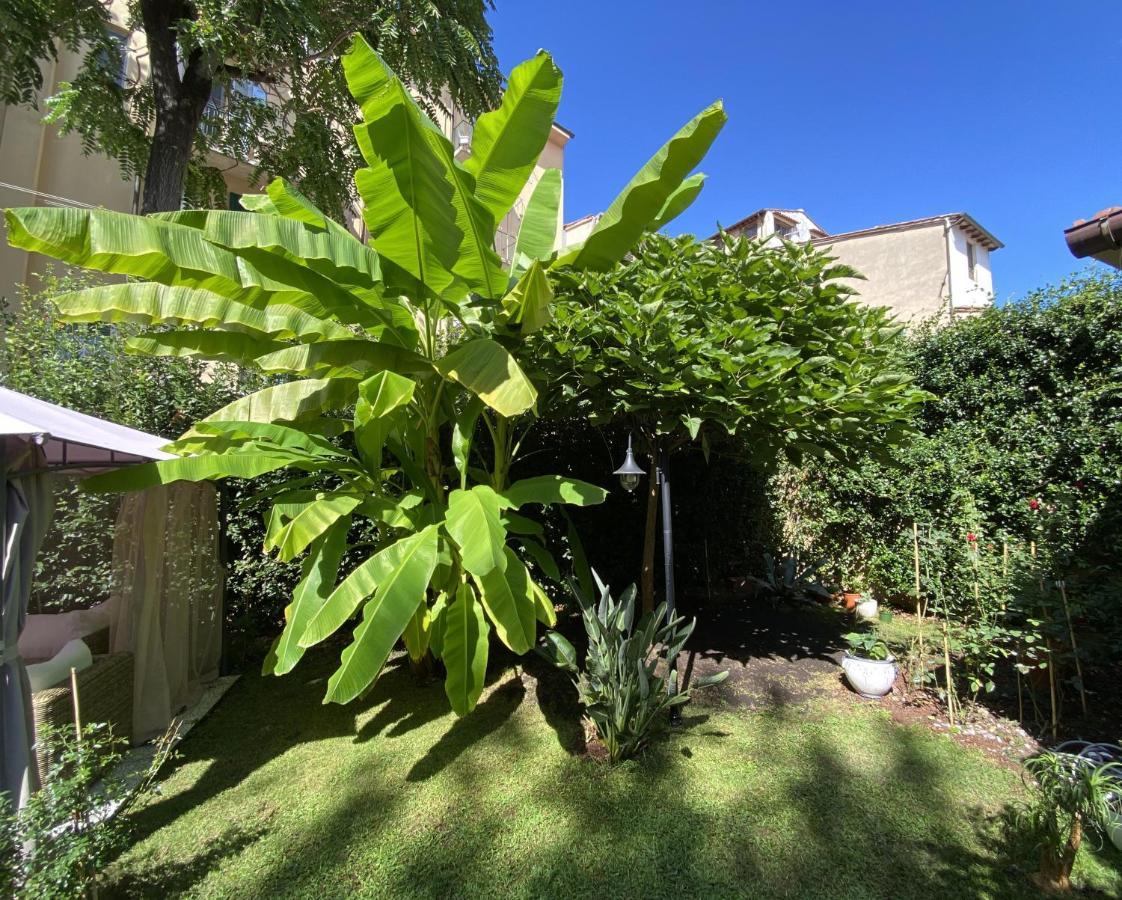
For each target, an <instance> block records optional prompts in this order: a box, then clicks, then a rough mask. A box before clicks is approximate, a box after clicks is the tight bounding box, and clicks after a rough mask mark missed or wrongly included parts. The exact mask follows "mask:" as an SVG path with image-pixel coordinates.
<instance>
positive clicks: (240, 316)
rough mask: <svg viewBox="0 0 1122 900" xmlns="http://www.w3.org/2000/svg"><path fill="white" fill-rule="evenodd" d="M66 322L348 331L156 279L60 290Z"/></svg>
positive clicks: (259, 333) (283, 335) (305, 336)
mask: <svg viewBox="0 0 1122 900" xmlns="http://www.w3.org/2000/svg"><path fill="white" fill-rule="evenodd" d="M52 302H53V303H54V304H55V306H56V307H57V308H58V311H59V313H61V314H62V316H63V317H64V318H65V319H66V321H68V322H111V323H119V322H129V323H132V324H134V325H198V326H200V327H202V328H208V329H211V330H214V331H232V332H237V333H241V334H248V335H251V336H253V337H257V338H273V339H275V340H281V341H288V340H302V341H315V340H327V339H332V338H347V337H351V334H352V332H351V330H350V329H349V328H346V327H344V326H342V325H338V324H336V323H335V322H331V321H328V320H327V319H317V318H316V317H315V316H312V315H309V314H308V313H306V312H303V311H301V310H299V309H296V307H294V306H285V305H283V304H279V303H277V304H271V305H269V306H267V307H266V308H265V309H256V308H255V307H252V306H247V305H246V304H244V303H238V302H237V301H234V300H231V299H229V298H228V297H223V296H221V295H219V294H214V293H211V292H210V291H205V290H200V289H198V288H190V287H183V286H181V285H177V286H174V287H169V286H168V285H163V284H157V283H155V282H144V283H130V284H106V285H101V286H99V287H93V288H87V289H85V290H81V291H73V292H71V293H68V294H60V295H59V296H57V297H55V298H54V300H53V301H52Z"/></svg>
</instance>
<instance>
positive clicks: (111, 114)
mask: <svg viewBox="0 0 1122 900" xmlns="http://www.w3.org/2000/svg"><path fill="white" fill-rule="evenodd" d="M491 8H493V4H492V2H491V0H279V2H268V3H266V2H264V0H131V2H130V3H129V19H130V22H129V25H130V27H132V28H138V29H142V30H143V31H144V33H145V34H146V36H147V40H148V52H147V57H146V60H147V65H148V66H149V67H150V72H149V75H148V77H145V78H141V79H135V78H131V79H126V78H123V77H122V66H121V55H120V54H121V49H120V47H119V45H118V43H117V42H116V40H115V39H114V38H113V37H112V36H111V35H110V33H109V31H108V24H109V13H108V4H107V3H105V2H103V0H46V2H44V0H15V2H14V3H5V4H3V8H2V9H0V101H2V102H4V103H10V104H30V103H34V101H35V95H36V92H37V91H39V90H41V89H42V86H43V78H42V72H41V69H40V64H41V63H42V62H43V61H44V60H48V59H52V58H55V57H56V55H57V52H58V48H59V46H64V47H68V48H70V49H72V50H78V49H84V50H85V56H84V59H83V62H82V66H81V69H80V71H79V73H78V75H77V76H76V77H75V78H74V80H73V81H71V82H65V83H63V84H61V85H60V89H59V91H58V93H57V94H55V95H53V96H52V97H49V98H48V99H47V106H48V107H49V109H50V113H49V116H48V118H49V120H50V121H52V122H54V123H55V124H57V125H58V126H59V127H60V128H61V129H62V131H63V132H64V133H66V132H76V133H78V134H80V135H81V136H82V139H83V143H84V146H85V148H86V151H87V152H89V153H93V152H101V153H105V154H107V155H108V156H111V157H113V158H115V159H117V160H118V161H119V162H120V164H121V171H122V174H123V175H124V176H125V177H128V178H131V177H133V176H137V175H140V176H143V179H144V194H143V206H142V211H143V212H146V213H147V212H158V211H166V210H174V209H179V208H180V206H181V204H182V200H183V198H184V196H186V198H187V201H188V203H189V204H190V205H196V206H198V205H225V192H226V187H225V184H224V182H223V180H222V175H221V172H220V171H219V170H218V169H217V168H215V167H214V166H213V165H211V164H210V163H209V162H208V154H209V152H210V151H211V150H218V151H219V152H221V153H222V154H223V155H226V156H229V157H231V158H233V159H235V160H238V161H241V162H251V163H252V164H253V166H254V168H255V171H256V172H257V173H258V174H268V175H269V176H277V175H280V176H284V177H286V178H289V179H291V180H293V181H296V182H298V183H299V184H300V185H301V189H302V190H303V192H304V193H305V194H306V195H307V196H308V197H310V198H311V199H312V200H313V201H315V202H316V203H317V204H318V205H319V206H320V207H321V208H323V209H325V210H326V211H328V212H330V213H333V214H335V215H341V214H342V212H343V210H344V209H345V208H346V206H347V205H348V203H349V202H350V201H351V200H353V199H354V197H355V194H354V172H355V169H356V168H357V167H358V165H359V164H360V162H361V159H360V157H359V156H358V153H357V151H356V150H355V149H354V145H353V139H352V135H351V128H350V124H351V123H352V122H353V121H354V119H355V116H356V112H357V108H356V106H355V104H354V101H353V100H352V99H351V96H350V94H349V93H348V91H347V86H346V81H345V79H344V77H343V70H342V66H341V65H340V62H339V54H340V53H341V52H342V51H343V50H345V49H346V47H347V46H349V41H350V37H351V36H352V35H353V34H355V33H356V32H357V33H359V34H361V35H363V37H365V38H366V40H367V41H368V42H369V43H370V44H371V45H372V46H373V47H375V48H376V49H377V50H378V52H379V53H380V54H381V55H382V57H383V58H384V59H385V60H386V61H387V63H389V64H390V65H392V66H393V67H394V68H395V70H396V71H398V72H399V73H400V74H401V76H402V78H403V80H404V81H405V82H406V83H408V84H410V85H411V86H412V87H413V88H414V89H415V90H416V91H418V92H420V93H421V94H422V95H423V96H424V97H427V98H431V99H430V100H429V103H431V104H433V105H436V106H440V105H441V104H442V103H444V102H447V100H449V99H450V100H451V101H452V102H453V103H455V105H456V106H457V107H458V108H459V109H460V110H462V111H463V113H464V114H465V115H467V116H469V117H472V118H474V117H475V116H478V115H479V114H480V113H482V112H484V111H485V110H487V109H489V108H491V107H492V106H494V105H495V103H496V102H497V100H498V96H499V91H500V87H501V83H502V78H501V74H500V72H499V68H498V63H497V60H496V58H495V54H494V52H493V50H492V49H491V27H490V25H489V24H488V23H487V20H486V12H487V11H488V10H489V9H491ZM445 91H446V93H443V92H445ZM265 92H267V94H268V102H265V101H264V93H265ZM442 97H443V100H442ZM212 100H213V101H214V102H212Z"/></svg>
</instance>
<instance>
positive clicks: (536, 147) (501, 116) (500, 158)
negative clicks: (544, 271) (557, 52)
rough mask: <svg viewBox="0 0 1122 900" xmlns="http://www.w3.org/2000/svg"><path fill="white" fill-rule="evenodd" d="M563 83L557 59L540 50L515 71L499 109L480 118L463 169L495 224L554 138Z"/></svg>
mask: <svg viewBox="0 0 1122 900" xmlns="http://www.w3.org/2000/svg"><path fill="white" fill-rule="evenodd" d="M561 82H562V78H561V70H560V69H558V68H557V66H556V65H555V64H554V62H553V58H552V57H551V56H550V55H549V54H548V53H546V52H545V51H544V50H539V51H538V53H537V55H536V56H534V57H533V58H531V59H528V60H526V61H525V62H523V63H521V64H520V65H518V66H515V68H514V71H512V72H511V73H510V78H509V79H507V85H506V90H505V91H504V92H503V99H502V103H501V104H500V105H499V108H498V109H495V110H492V111H491V112H486V113H484V114H483V115H481V116H480V117H479V118H478V119H477V120H476V122H475V129H474V131H473V133H472V140H471V156H470V157H468V159H467V161H466V162H465V163H464V168H465V169H467V171H468V172H470V173H471V174H472V175H473V176H474V177H475V195H476V196H477V197H478V198H479V200H480V202H481V203H482V204H483V206H484V207H486V208H487V210H488V211H489V212H490V214H491V218H492V220H493V221H495V222H499V221H501V220H502V218H503V216H505V215H506V213H507V211H508V210H509V209H510V208H511V207H512V206H513V205H514V201H515V200H517V199H518V197H519V195H520V194H521V193H522V189H523V188H524V187H525V186H526V182H527V181H528V180H529V178H530V174H531V173H532V172H533V171H534V166H535V165H537V162H538V158H539V157H540V156H541V153H542V150H543V149H544V148H545V145H546V143H547V142H548V141H549V133H550V131H551V130H552V128H553V120H554V119H555V118H556V116H557V104H558V103H560V102H561Z"/></svg>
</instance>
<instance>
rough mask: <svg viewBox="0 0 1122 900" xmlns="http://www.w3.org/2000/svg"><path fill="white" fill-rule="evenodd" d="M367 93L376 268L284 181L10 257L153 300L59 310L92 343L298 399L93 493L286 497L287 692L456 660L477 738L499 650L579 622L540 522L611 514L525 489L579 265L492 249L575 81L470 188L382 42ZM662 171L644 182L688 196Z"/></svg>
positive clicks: (69, 227)
mask: <svg viewBox="0 0 1122 900" xmlns="http://www.w3.org/2000/svg"><path fill="white" fill-rule="evenodd" d="M343 70H344V72H345V74H346V77H347V79H348V84H349V87H350V90H351V92H352V94H353V96H354V98H355V100H356V102H357V103H358V104H359V106H360V108H361V110H362V115H363V119H362V121H361V122H360V123H359V124H358V125H356V126H355V134H356V136H357V138H358V143H359V148H360V150H361V151H362V154H363V160H364V162H365V166H364V168H362V169H361V170H359V172H358V173H357V175H356V184H357V189H358V192H359V194H360V195H361V196H362V199H363V204H364V215H365V218H366V222H367V226H368V228H369V229H370V246H369V247H368V246H365V245H364V244H362V243H361V242H359V241H358V240H356V239H355V238H354V237H353V236H352V235H350V233H349V232H347V231H346V229H344V228H342V227H341V226H338V225H336V224H334V223H331V222H330V221H329V220H328V218H327V217H326V216H325V215H324V214H323V213H322V212H321V211H320V210H319V209H317V208H316V207H315V206H314V205H313V204H312V203H311V201H310V200H308V199H307V198H306V197H305V196H304V195H302V194H300V193H299V192H297V191H296V190H295V189H294V188H293V187H292V186H291V185H290V184H288V183H287V182H285V181H283V180H282V179H277V180H275V181H274V182H273V183H272V184H270V186H269V190H268V192H267V194H266V195H261V196H256V197H247V198H246V200H245V202H244V203H243V205H244V206H245V207H246V209H248V210H250V211H248V212H228V211H187V212H176V213H168V214H164V215H160V216H153V217H146V218H140V217H135V216H126V215H121V214H117V213H109V212H105V211H98V210H77V209H39V208H34V209H16V210H7V211H6V218H7V221H8V234H9V240H10V241H11V242H12V243H13V244H14V245H15V246H17V247H20V248H23V249H27V250H36V251H38V252H43V253H46V254H49V255H53V256H55V257H58V258H61V259H63V260H65V261H67V262H69V263H72V264H77V265H84V266H87V267H89V268H92V269H95V270H100V271H103V272H110V273H114V274H120V275H129V276H133V277H134V278H136V279H137V280H136V281H131V282H129V283H128V284H126V285H123V286H121V287H120V288H119V289H116V288H115V289H113V290H103V289H92V290H86V291H81V292H77V293H76V294H72V295H69V296H66V297H63V298H61V300H60V301H59V306H60V308H61V309H63V310H67V311H71V312H72V313H73V314H74V315H75V317H77V318H79V319H80V320H81V321H90V320H91V319H98V320H100V321H102V322H106V323H121V322H134V321H140V322H143V323H145V324H148V325H150V326H151V325H154V326H156V327H149V328H148V329H147V330H146V331H144V333H143V336H142V337H134V338H132V339H130V341H129V343H128V347H129V349H130V351H132V352H135V353H139V354H145V355H149V356H155V357H157V358H170V359H175V360H183V359H186V360H194V359H199V360H205V359H210V360H220V361H229V362H234V363H237V364H239V365H241V366H243V367H245V368H246V369H248V370H257V371H260V372H263V373H267V374H269V375H272V376H274V380H273V382H272V383H270V384H269V386H267V387H264V388H262V389H261V390H259V391H256V392H255V393H252V394H249V395H248V396H245V397H241V398H239V399H237V400H234V401H233V402H231V403H228V404H226V405H225V406H224V407H222V408H221V409H219V410H217V411H216V412H212V413H211V414H210V415H209V416H207V417H205V418H204V419H202V420H201V421H200V422H197V423H194V427H193V428H191V430H189V431H187V432H186V433H184V434H183V435H182V436H181V438H180V439H179V441H178V442H176V443H175V444H174V445H173V448H174V449H175V450H176V451H178V453H179V454H180V455H179V456H178V457H177V458H175V459H171V460H166V461H161V462H156V463H149V464H144V465H139V466H134V467H130V468H128V469H126V470H117V471H112V472H108V473H105V474H101V475H96V476H93V477H92V478H90V479H88V480H87V482H86V483H85V486H86V488H87V489H90V490H97V491H106V490H123V489H131V488H135V487H141V486H146V485H151V484H158V483H164V482H168V481H174V480H180V479H187V480H203V479H214V480H220V479H224V478H232V479H239V480H241V479H257V478H259V477H262V476H265V477H266V478H268V479H269V480H268V487H267V488H266V489H265V491H264V493H263V496H262V499H263V500H266V499H267V500H268V502H270V503H271V505H272V506H271V509H270V511H269V512H268V514H267V515H266V528H265V533H264V536H263V546H264V547H265V548H266V549H275V550H276V552H277V559H278V561H280V562H292V561H294V560H295V559H296V557H297V556H299V555H300V554H302V553H305V552H307V553H308V554H309V558H308V561H307V562H306V563H305V564H304V565H303V567H302V569H301V572H300V581H299V583H298V584H297V586H296V588H295V592H294V595H293V599H292V602H291V603H290V604H289V606H288V608H287V609H286V611H285V622H284V629H283V631H282V633H281V635H280V636H279V637H278V638H277V641H276V642H275V644H274V646H273V650H272V652H271V653H270V654H269V655H268V656H267V658H266V660H265V666H264V668H265V671H267V672H271V673H274V674H278V675H279V674H283V673H286V672H288V671H290V670H291V669H292V667H293V666H294V665H295V664H296V663H297V661H298V660H299V659H300V657H301V656H302V655H303V651H304V650H305V649H307V648H309V647H311V646H313V645H315V644H317V643H319V642H321V641H323V640H325V639H327V638H328V637H329V636H330V635H332V634H333V633H335V632H336V631H337V630H338V629H340V628H342V627H343V626H344V625H345V624H346V623H347V622H348V621H351V620H352V619H354V618H355V617H357V618H358V624H357V625H356V626H355V628H354V630H353V633H352V641H351V643H350V644H349V645H348V646H347V647H346V648H345V649H344V650H343V652H342V655H341V658H340V664H339V667H338V669H337V670H336V672H335V673H334V674H333V675H332V676H331V678H330V679H328V683H327V691H326V697H325V701H335V702H340V703H345V702H348V701H350V700H352V699H354V698H356V697H358V696H360V695H362V694H363V693H365V692H366V691H367V690H369V689H370V687H371V685H372V684H373V682H374V681H375V679H376V678H377V677H378V675H379V673H380V672H381V670H382V668H383V666H384V664H385V662H386V660H387V658H388V656H389V653H390V651H391V649H392V648H393V646H394V645H395V644H396V643H397V641H398V640H399V639H404V641H405V644H406V647H407V649H408V650H409V653H410V656H411V657H412V658H413V659H414V660H415V661H418V662H419V661H421V660H424V659H425V658H426V657H427V655H428V654H429V653H430V652H431V653H432V654H434V655H437V656H441V657H442V656H443V655H444V654H449V655H450V658H449V660H448V661H447V665H446V669H448V670H449V671H454V672H455V677H454V679H453V680H452V681H450V682H448V683H447V684H446V689H447V692H448V694H449V698H450V700H451V702H452V705H453V708H454V709H456V711H457V712H466V711H468V710H470V709H471V708H472V707H473V706H474V705H475V703H476V701H477V700H478V697H479V694H480V691H481V690H482V688H483V679H482V677H481V675H480V673H481V672H482V671H483V668H484V666H485V663H486V653H487V642H486V640H485V635H486V633H487V632H488V631H489V630H492V629H493V630H494V632H495V634H496V636H497V637H498V638H499V640H501V641H502V642H503V643H505V644H506V645H507V646H508V647H509V648H510V649H511V650H512V651H513V652H515V653H524V652H526V651H527V650H529V649H530V648H531V647H532V646H533V644H534V642H535V640H536V631H537V623H538V621H541V622H544V623H546V624H550V625H551V624H553V620H554V613H553V608H552V604H551V603H549V602H548V600H547V599H546V597H545V592H544V589H543V588H542V587H541V586H540V585H539V584H538V582H537V581H536V580H535V576H534V572H533V571H532V570H531V569H530V568H529V567H528V565H527V560H530V561H531V562H532V563H533V565H534V566H536V567H537V568H539V569H541V570H542V571H543V572H547V573H549V572H556V571H557V566H556V563H555V562H553V560H552V558H551V557H550V554H549V553H548V551H547V550H546V548H545V547H544V546H536V547H535V549H534V551H527V550H525V548H526V547H527V546H529V545H530V541H529V540H528V539H527V536H528V535H533V534H534V533H536V532H539V531H540V526H539V525H537V523H535V522H534V521H533V520H532V519H530V518H528V517H527V516H526V515H525V511H523V512H515V510H516V509H519V508H520V507H523V506H526V505H528V504H538V505H543V506H548V505H553V504H573V505H578V506H579V505H584V504H588V503H598V502H600V501H601V500H602V499H603V497H604V492H603V491H602V490H600V489H598V488H596V487H595V486H594V485H591V484H583V483H580V482H578V481H576V480H574V479H567V478H558V477H554V478H539V479H534V480H530V481H525V482H520V483H516V484H513V485H512V484H510V480H509V471H510V466H511V463H512V461H513V459H514V458H515V456H516V454H517V453H518V451H519V448H520V446H521V440H522V436H524V435H525V433H526V431H527V430H529V428H530V427H531V426H532V425H533V419H532V417H531V416H530V414H531V413H532V412H533V410H534V407H535V402H536V399H537V388H536V387H535V386H534V384H533V383H532V382H531V380H530V379H529V377H528V376H527V374H526V372H525V369H524V363H525V360H526V358H527V355H528V353H530V352H532V348H528V347H527V344H526V341H525V336H526V335H527V334H528V333H529V332H530V331H532V329H533V328H535V327H537V326H539V325H540V324H541V323H542V320H543V319H544V318H545V309H546V307H547V305H548V302H549V299H550V297H551V295H552V288H551V284H550V278H551V277H553V276H550V275H548V274H547V271H548V272H552V271H554V270H556V269H557V268H558V263H557V260H556V259H555V254H553V253H550V254H549V255H548V257H547V258H546V259H544V260H541V261H540V263H541V264H539V265H530V266H529V267H528V268H527V269H526V270H525V272H524V273H523V274H522V276H521V277H520V278H518V279H515V278H514V277H513V276H512V273H511V272H509V271H506V270H504V269H503V268H502V267H501V265H500V263H499V259H498V256H497V255H496V254H495V252H494V250H493V249H491V248H492V247H493V244H494V239H495V233H496V229H497V222H498V221H499V220H501V218H502V215H505V212H506V210H505V209H500V208H499V206H496V205H495V204H497V203H499V200H500V199H502V204H506V203H508V202H509V203H513V202H514V198H516V197H517V196H518V195H519V193H520V192H521V190H522V188H523V187H524V186H525V183H526V181H527V180H528V178H529V174H530V168H531V167H530V166H529V165H528V164H527V160H531V161H532V160H534V159H536V158H537V157H538V155H539V154H540V153H541V150H542V148H543V147H544V146H545V144H546V141H547V140H548V137H549V133H550V129H551V128H552V123H553V118H554V112H555V109H556V104H557V101H558V97H559V82H560V73H559V72H558V71H557V70H556V67H554V66H553V63H552V61H551V60H550V59H549V58H548V56H546V55H539V56H537V57H535V58H534V59H533V60H531V61H530V62H528V63H524V64H523V66H522V67H519V68H518V69H517V70H516V73H515V75H513V76H512V84H514V83H517V84H519V85H522V86H523V87H525V88H526V89H524V90H522V89H519V90H511V91H508V92H507V94H506V95H505V96H504V98H503V102H502V104H501V105H500V107H499V109H498V110H497V111H496V112H495V114H494V117H493V118H491V119H489V120H488V126H487V127H485V128H481V129H479V130H477V132H476V143H473V146H472V153H473V157H474V156H475V154H476V152H478V154H479V156H478V161H477V162H476V163H474V164H472V165H471V166H470V167H469V166H468V165H466V164H461V163H460V162H459V160H458V159H457V158H456V156H455V154H454V153H453V148H452V145H451V143H450V141H449V140H448V139H447V138H446V137H445V136H444V134H443V133H442V132H441V131H440V129H438V128H437V127H436V125H435V124H434V123H433V122H432V121H431V120H430V119H428V117H427V116H426V114H425V112H424V111H423V110H422V109H421V108H420V107H419V106H418V104H417V103H416V101H415V100H414V99H413V97H412V95H411V94H410V92H409V91H407V90H405V88H404V86H403V83H402V81H401V80H399V78H398V77H397V75H395V74H394V72H393V71H392V69H390V67H389V66H388V65H387V64H386V62H385V61H384V60H383V58H382V57H381V56H380V55H379V54H378V53H377V52H376V51H375V50H374V49H372V48H371V47H370V46H369V45H368V44H367V43H366V42H365V41H364V40H363V39H362V38H361V37H358V38H356V39H355V41H354V43H353V45H352V47H351V49H350V51H348V53H347V54H346V57H345V59H344V62H343ZM704 119H705V121H706V122H707V123H708V125H707V128H706V130H705V132H704V133H703V134H700V133H699V134H691V135H690V136H688V137H686V138H676V139H675V140H676V141H678V142H679V144H680V145H681V146H680V147H679V151H678V152H677V153H676V154H674V159H675V160H676V163H675V165H681V164H682V159H684V158H686V157H691V156H698V158H700V155H703V154H704V151H705V149H707V147H708V145H709V142H710V141H711V140H712V139H713V137H715V135H716V131H717V127H718V126H719V123H720V121H723V113H720V111H719V109H717V108H715V109H712V110H710V111H707V112H706V113H705V114H704ZM375 126H377V127H375ZM683 154H684V155H683ZM659 158H660V157H658V155H657V154H656V163H648V165H647V167H646V169H645V170H644V172H645V173H646V174H645V175H644V178H649V179H652V180H653V181H654V182H657V183H659V184H661V185H667V184H669V183H670V182H672V181H674V178H673V177H672V174H673V173H668V172H664V171H663V169H662V167H661V166H660V165H659V164H657V159H659ZM682 174H683V177H684V175H685V174H686V173H682ZM679 180H680V179H679ZM481 187H482V188H483V189H484V195H482V196H481V195H479V194H477V193H476V191H477V190H478V189H480V188H481ZM502 204H500V205H502ZM624 207H625V208H624V209H622V211H621V212H620V214H619V215H618V217H617V219H618V224H619V227H620V228H622V229H625V230H626V231H628V232H635V233H636V234H639V233H641V232H642V231H643V229H644V228H646V227H647V226H648V225H649V224H650V221H651V217H650V216H646V217H645V212H644V208H643V207H641V206H640V207H638V208H637V211H636V210H635V209H632V208H631V207H630V206H629V205H628V204H624ZM656 212H657V210H656ZM652 215H653V214H652ZM627 249H628V248H627V247H622V248H621V249H620V251H619V252H620V253H621V254H622V253H624V252H626V251H627ZM169 325H171V326H175V327H174V329H173V330H167V326H169ZM200 326H201V327H200ZM484 433H485V438H484V439H483V440H479V439H478V438H480V437H483V436H484ZM449 437H451V438H452V439H451V440H449ZM449 448H450V449H451V450H452V454H451V458H450V459H449V458H448V454H447V452H446V451H447V449H449ZM282 471H283V472H284V477H283V478H280V477H279V473H281V472H282ZM508 491H509V493H508ZM516 548H519V549H520V550H521V552H525V553H527V557H526V559H524V558H523V557H522V556H521V555H520V553H519V552H517V551H516ZM467 597H471V598H472V599H471V601H470V602H468V601H467V600H466V598H467ZM453 598H454V599H453ZM461 601H462V602H461ZM475 604H478V606H477V605H475ZM450 616H455V617H456V621H455V622H454V623H453V624H451V625H450V624H449V621H446V617H450ZM481 617H482V618H481ZM481 623H482V624H481ZM434 637H435V640H434ZM468 654H470V655H468Z"/></svg>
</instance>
